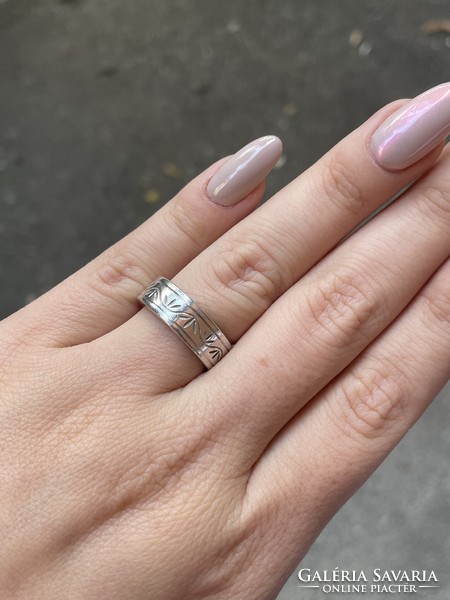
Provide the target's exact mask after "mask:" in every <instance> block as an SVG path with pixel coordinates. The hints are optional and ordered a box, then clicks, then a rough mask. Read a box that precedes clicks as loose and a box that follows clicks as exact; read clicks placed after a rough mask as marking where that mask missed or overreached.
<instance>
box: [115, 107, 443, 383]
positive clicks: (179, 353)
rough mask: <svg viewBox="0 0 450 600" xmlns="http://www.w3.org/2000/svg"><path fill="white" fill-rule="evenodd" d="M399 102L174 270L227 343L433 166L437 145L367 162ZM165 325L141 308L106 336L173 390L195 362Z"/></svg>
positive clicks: (197, 366) (196, 366)
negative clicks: (416, 155)
mask: <svg viewBox="0 0 450 600" xmlns="http://www.w3.org/2000/svg"><path fill="white" fill-rule="evenodd" d="M400 105H401V106H403V103H395V104H394V105H391V106H389V107H386V108H385V109H383V110H382V111H380V113H378V114H377V115H375V116H374V117H373V118H372V119H370V120H369V121H368V122H367V123H365V124H364V125H363V126H362V127H360V128H359V129H358V130H356V131H355V132H353V133H352V134H350V135H349V136H348V137H347V138H346V139H345V140H343V141H342V142H341V143H340V144H338V145H337V146H336V148H334V149H333V150H331V151H330V152H329V153H328V154H327V155H326V156H325V157H324V158H323V159H321V160H320V161H319V162H318V163H317V164H316V165H314V166H313V167H312V168H311V169H309V170H308V171H307V172H306V173H304V174H303V175H301V176H300V177H299V178H298V179H297V180H295V181H294V182H292V183H291V184H290V185H288V186H287V187H286V188H284V189H283V190H282V191H280V192H279V193H278V194H277V195H276V196H275V197H274V198H273V199H272V200H271V201H269V202H268V203H266V204H265V205H264V206H263V207H261V208H260V209H259V210H258V211H256V212H255V213H254V214H253V215H251V216H250V217H248V218H246V219H245V220H244V221H242V222H241V223H239V224H238V225H237V226H235V227H234V228H233V229H231V230H230V231H229V232H228V233H227V234H226V235H224V236H223V237H222V238H221V239H220V240H218V241H217V242H216V243H215V244H213V245H212V246H210V247H209V248H208V249H207V250H205V251H204V252H203V253H201V254H200V255H199V256H198V257H197V258H196V259H195V260H194V261H192V262H191V263H190V264H189V265H188V266H187V267H186V268H185V269H183V270H182V271H181V272H180V273H179V274H178V275H177V276H176V277H175V278H174V282H175V283H176V284H177V285H178V286H179V287H180V288H181V289H182V290H183V291H185V292H186V293H187V294H188V295H189V296H191V297H192V298H193V299H194V300H195V301H196V302H197V304H198V305H199V306H201V307H202V308H203V310H204V311H205V312H206V313H207V314H209V315H210V316H211V318H212V319H213V320H214V321H216V322H217V324H218V325H219V327H220V328H221V329H222V330H223V332H224V333H225V335H226V336H227V337H228V338H229V339H230V340H231V342H232V343H234V342H236V340H238V339H239V338H240V337H241V336H242V335H243V333H244V332H245V331H246V330H247V329H248V328H249V327H250V326H251V325H252V324H253V323H254V322H255V321H256V320H257V319H258V318H259V317H260V316H261V315H262V314H263V313H264V311H265V310H266V309H267V308H268V307H269V306H270V304H271V303H272V302H274V301H275V300H276V299H277V298H278V297H279V296H280V295H281V294H283V293H284V292H285V291H286V289H288V288H289V287H290V286H291V285H293V284H294V283H295V282H296V281H297V280H298V279H299V278H300V277H301V276H302V275H303V274H304V273H305V272H307V271H308V270H309V269H310V268H311V267H312V266H313V265H314V264H315V263H317V262H318V261H319V260H320V259H321V258H322V257H323V256H324V255H325V254H327V253H328V252H329V251H330V250H331V249H332V248H333V247H334V246H335V245H336V244H337V243H338V242H339V241H340V240H341V239H342V238H343V237H344V236H345V235H347V234H348V233H349V232H350V231H351V230H352V229H353V228H354V227H355V226H356V225H358V223H360V222H361V221H362V220H363V219H364V218H365V217H367V216H368V215H370V214H371V213H372V212H373V211H374V210H375V209H376V208H377V207H379V206H380V205H382V204H383V203H384V202H386V201H387V200H388V199H389V198H390V197H392V196H393V195H394V194H395V193H396V192H398V191H399V190H400V189H402V188H403V187H404V186H405V185H406V184H407V183H408V182H410V181H411V180H413V179H414V178H416V177H418V176H419V175H421V174H422V173H423V172H425V171H426V170H427V169H429V168H430V167H431V164H432V163H433V161H434V160H435V159H436V157H437V155H438V154H439V152H440V151H441V149H442V144H440V145H439V147H438V148H437V149H436V150H434V151H433V152H432V153H431V154H428V155H427V156H426V157H425V158H423V159H422V160H421V161H419V162H417V163H414V164H413V165H412V166H411V167H410V168H406V169H404V170H401V171H399V172H392V171H391V170H386V169H385V168H381V167H380V166H379V164H377V163H376V162H375V161H374V159H373V156H372V154H373V152H372V154H371V152H370V151H369V141H370V138H371V135H372V133H373V132H374V130H377V129H378V127H379V126H380V125H381V123H383V122H384V121H386V119H387V118H388V117H389V115H392V114H393V113H394V112H395V110H396V109H399V106H400ZM402 110H403V109H402ZM402 164H404V161H403V163H402ZM390 166H391V165H390ZM149 317H151V318H149ZM168 333H170V332H168V331H167V330H166V329H165V328H164V327H161V324H160V323H158V322H157V319H156V318H154V317H153V315H149V314H148V312H147V311H141V313H139V314H137V315H136V316H135V317H134V318H133V319H131V320H130V321H129V322H127V323H126V324H125V325H124V326H123V327H122V328H119V329H118V330H116V331H115V332H112V334H111V336H109V338H108V340H107V342H106V343H107V344H108V345H109V346H110V347H116V348H118V349H119V348H120V349H121V350H120V351H123V352H124V353H125V354H126V355H127V356H128V357H134V358H133V360H134V362H135V363H136V364H138V363H139V356H141V357H142V356H144V355H145V357H146V360H147V361H150V362H151V363H152V364H153V365H155V371H158V372H159V373H160V375H161V379H162V380H163V381H164V382H167V381H170V382H172V385H173V386H174V388H175V387H179V386H181V385H184V384H186V383H187V382H188V381H190V380H191V379H192V378H193V377H195V376H196V375H197V374H198V373H200V372H201V370H202V365H201V364H200V362H199V361H198V360H197V359H195V357H193V356H192V355H191V353H190V352H189V350H188V349H186V348H184V347H182V346H183V345H182V344H181V343H180V341H179V340H173V337H174V336H170V335H168ZM162 347H164V351H163V352H161V348H162ZM118 351H119V350H118ZM147 364H148V363H146V364H145V365H144V364H143V366H142V369H143V370H144V369H145V370H147ZM142 375H143V373H142V371H140V372H139V374H138V376H140V377H142ZM144 376H145V375H144ZM151 376H152V377H153V373H152V374H151Z"/></svg>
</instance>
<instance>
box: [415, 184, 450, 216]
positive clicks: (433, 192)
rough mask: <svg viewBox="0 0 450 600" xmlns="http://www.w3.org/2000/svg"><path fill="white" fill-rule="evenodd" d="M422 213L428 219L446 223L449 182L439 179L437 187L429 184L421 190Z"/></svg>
mask: <svg viewBox="0 0 450 600" xmlns="http://www.w3.org/2000/svg"><path fill="white" fill-rule="evenodd" d="M421 208H422V211H421V212H422V213H423V214H425V216H427V217H428V218H431V219H433V221H434V220H435V219H436V217H437V218H439V219H441V220H443V221H445V222H446V223H448V221H449V219H450V180H449V181H444V180H443V179H442V178H440V179H439V185H432V184H429V185H427V186H426V187H425V188H424V189H423V201H422V202H421Z"/></svg>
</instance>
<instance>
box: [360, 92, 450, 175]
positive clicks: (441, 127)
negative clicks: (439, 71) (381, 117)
mask: <svg viewBox="0 0 450 600" xmlns="http://www.w3.org/2000/svg"><path fill="white" fill-rule="evenodd" d="M449 134H450V83H443V84H441V85H438V86H436V87H434V88H431V89H430V90H428V91H426V92H424V93H423V94H420V96H417V97H416V98H414V99H413V100H410V101H409V102H408V103H407V104H405V105H404V106H402V107H401V108H400V109H399V110H397V111H396V112H394V113H393V114H392V115H391V116H390V117H388V118H387V119H386V121H385V122H384V123H382V125H381V126H380V127H379V128H378V129H377V130H376V131H375V133H374V134H373V136H372V139H371V140H370V151H371V153H372V156H373V157H374V159H375V160H376V162H377V163H378V164H379V165H380V166H382V167H384V168H385V169H389V170H393V171H398V170H400V169H405V168H406V167H409V166H411V165H413V164H414V163H415V162H417V161H418V160H419V159H421V158H423V157H424V156H425V155H426V154H428V152H430V151H431V150H432V149H433V148H435V147H436V146H437V145H438V144H440V143H442V142H444V141H445V139H446V137H447V136H448V135H449Z"/></svg>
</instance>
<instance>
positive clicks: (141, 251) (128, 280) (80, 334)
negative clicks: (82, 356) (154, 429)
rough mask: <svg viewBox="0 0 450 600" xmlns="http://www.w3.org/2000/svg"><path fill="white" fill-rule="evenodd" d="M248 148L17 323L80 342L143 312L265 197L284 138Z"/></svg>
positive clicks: (60, 340) (62, 341)
mask: <svg viewBox="0 0 450 600" xmlns="http://www.w3.org/2000/svg"><path fill="white" fill-rule="evenodd" d="M244 150H245V152H246V154H245V161H246V162H247V163H248V162H250V163H251V165H250V169H247V171H250V172H249V173H248V176H247V177H244V176H243V175H242V174H241V173H237V171H238V170H239V166H242V164H241V163H242V160H243V158H242V152H243V151H244ZM243 151H241V152H239V153H238V154H237V155H235V156H234V157H232V158H231V159H230V160H228V161H227V160H225V159H224V160H222V161H220V162H219V163H216V164H215V165H213V166H212V167H210V168H209V169H207V170H206V171H205V172H204V173H202V174H201V175H199V176H198V177H197V178H196V179H194V180H193V181H191V182H190V183H189V184H188V185H187V186H186V187H185V188H184V189H183V190H181V191H180V193H179V194H177V196H175V198H174V199H173V200H172V201H171V202H169V203H168V204H167V205H165V206H164V207H163V208H162V209H161V210H159V211H158V212H157V213H156V214H155V215H154V216H153V217H152V218H150V219H149V220H148V221H147V222H145V223H144V224H143V225H141V226H140V227H138V228H137V229H136V230H135V231H133V232H132V233H130V234H129V235H128V236H126V237H125V238H124V239H122V240H120V241H119V242H118V243H116V244H115V245H114V246H112V247H111V248H109V249H108V250H106V251H105V252H104V253H103V254H101V255H100V256H99V257H98V258H96V259H95V260H93V261H92V262H91V263H89V264H88V265H87V266H86V267H84V268H83V269H81V270H80V271H78V272H77V273H75V274H74V275H73V276H72V277H69V278H68V279H67V280H65V281H64V282H62V283H61V284H60V285H59V286H57V287H56V288H54V289H53V290H51V291H50V292H49V293H48V294H46V295H45V296H43V297H41V298H40V299H38V300H37V301H36V302H34V303H33V305H32V306H28V307H26V308H25V309H24V310H22V311H21V312H20V316H19V313H17V318H16V317H13V319H14V321H15V324H16V325H17V324H18V323H19V324H21V325H22V326H23V327H24V329H25V330H26V331H27V332H28V331H29V327H30V325H31V324H32V325H33V328H34V329H35V332H36V333H37V334H38V335H39V336H40V339H42V336H43V337H45V338H46V339H48V340H50V341H51V343H53V344H57V345H75V344H80V343H83V342H85V341H90V340H92V339H95V338H97V337H99V336H100V335H102V334H104V333H106V332H108V331H110V330H111V329H114V328H115V327H117V326H118V325H120V324H121V323H123V322H124V321H125V320H127V319H129V318H130V317H131V316H132V315H133V314H134V313H136V312H137V311H138V310H139V309H140V306H139V304H138V302H137V300H136V298H137V296H138V294H139V293H140V292H141V291H142V290H143V288H144V287H146V286H147V285H148V284H149V283H150V282H151V281H152V280H153V279H155V278H156V277H157V276H159V275H161V274H164V275H165V276H166V277H172V276H174V275H175V274H176V273H177V272H178V271H180V269H182V268H183V267H184V266H185V265H186V264H187V263H188V262H189V261H190V260H192V258H194V257H195V256H196V255H197V254H198V253H199V252H201V251H202V250H203V249H204V248H206V247H207V246H208V245H209V244H211V243H212V242H213V241H214V240H216V239H217V238H218V237H220V236H221V235H222V234H223V233H224V232H225V231H227V230H228V229H229V228H230V227H231V226H233V225H234V224H235V223H237V222H238V221H239V220H240V219H242V218H243V217H245V216H246V215H247V214H248V213H250V212H251V211H252V210H253V209H254V208H255V206H256V205H257V204H258V202H259V201H260V200H261V198H262V195H263V192H264V177H265V176H266V175H267V173H268V172H269V171H270V170H271V168H272V167H273V165H274V164H275V163H276V161H277V160H278V158H279V156H280V153H281V142H280V140H279V139H278V138H276V137H274V136H266V137H265V138H260V139H259V140H256V141H255V142H252V143H251V144H249V145H248V146H246V147H245V148H244V149H243ZM239 161H240V162H239ZM233 168H234V171H235V172H233ZM224 171H225V174H226V176H227V182H228V186H222V187H221V189H220V190H219V192H220V193H219V194H216V195H215V189H212V188H211V184H210V185H209V186H208V183H209V182H210V181H211V182H212V183H213V184H214V182H215V181H216V182H217V178H218V177H220V174H221V173H223V172H224ZM236 175H237V176H236ZM213 176H214V177H213ZM222 178H223V176H222ZM216 187H217V186H216ZM212 200H213V201H212ZM239 200H242V202H239Z"/></svg>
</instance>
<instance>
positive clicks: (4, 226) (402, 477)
mask: <svg viewBox="0 0 450 600" xmlns="http://www.w3.org/2000/svg"><path fill="white" fill-rule="evenodd" d="M443 19H447V20H448V19H450V5H449V3H448V0H423V1H422V0H391V1H389V2H380V1H379V0H320V1H319V0H298V1H296V0H285V1H283V0H258V1H257V0H247V1H245V2H244V1H243V0H227V1H226V2H219V1H218V0H209V1H207V0H203V1H202V0H133V1H132V2H124V1H123V0H107V1H106V0H0V276H1V281H2V286H1V290H0V316H5V315H7V314H9V313H10V312H12V311H14V310H16V309H17V308H19V307H20V306H22V305H23V304H24V303H25V302H28V301H30V300H31V299H33V298H34V297H36V296H37V295H39V294H41V293H42V292H44V291H45V290H47V289H48V288H50V287H52V286H53V285H54V284H55V283H57V282H58V281H60V280H61V279H63V278H64V277H66V276H67V275H69V274H70V273H71V272H73V271H74V270H75V269H77V268H78V267H80V266H81V265H83V264H84V263H86V262H87V261H88V260H89V259H91V258H92V257H94V256H95V255H96V254H97V253H98V252H99V251H101V250H102V249H103V248H105V247H106V246H108V245H109V244H111V243H112V242H114V241H115V240H117V239H118V238H120V237H121V236H122V235H124V234H125V233H127V232H128V231H129V230H130V229H131V228H133V227H134V226H136V225H137V224H139V223H140V222H142V221H143V220H144V219H145V218H146V217H148V216H149V215H150V214H151V213H152V212H153V211H154V210H155V209H157V208H158V207H159V206H160V205H161V204H162V203H164V202H165V201H166V200H168V199H169V198H170V197H171V196H172V195H173V194H174V192H176V191H177V190H178V189H179V188H180V186H182V185H183V183H185V182H186V181H188V180H189V179H190V178H191V177H192V176H193V175H194V174H196V173H198V172H199V171H200V170H202V169H203V168H205V167H206V166H207V165H208V164H210V163H211V162H212V161H213V160H215V159H216V158H219V157H221V156H223V155H225V154H229V153H231V152H233V151H235V150H237V149H238V148H239V147H240V146H242V145H244V144H245V143H247V142H248V141H249V140H251V139H253V138H255V137H258V136H260V135H264V134H266V133H275V134H277V135H279V136H280V137H281V138H282V139H283V141H284V145H285V157H284V164H283V165H282V166H281V168H279V169H278V170H277V171H276V172H275V173H274V174H273V175H272V176H271V177H270V181H269V190H268V192H269V194H270V193H271V192H273V191H274V190H276V189H279V188H280V187H282V186H283V185H284V184H285V183H286V182H288V181H289V180H290V179H292V178H293V177H294V176H295V175H296V174H297V173H298V172H299V171H301V170H303V169H305V168H306V167H307V166H308V165H310V164H311V163H313V162H314V161H315V160H316V159H317V158H319V157H320V156H321V154H323V152H325V151H326V150H327V149H328V148H329V147H330V146H332V145H333V144H334V143H335V142H337V141H338V140H339V139H340V138H341V137H342V136H343V135H345V134H346V133H347V132H349V131H350V130H351V129H352V128H354V127H355V126H357V125H358V124H359V123H361V122H362V121H363V120H364V119H365V118H366V117H367V116H369V115H370V114H371V113H372V112H374V111H375V110H376V109H377V108H379V107H380V106H382V105H383V104H385V103H386V102H388V101H390V100H392V99H395V98H398V97H409V96H412V95H415V94H417V93H418V92H420V91H422V90H423V89H426V88H427V87H429V86H431V85H434V84H436V83H439V82H442V81H445V80H448V79H449V78H450V77H449V76H450V31H449V30H448V23H447V25H445V23H443V22H442V20H443ZM430 21H431V22H430ZM433 21H434V23H433ZM449 400H450V391H447V393H445V392H444V393H442V394H441V396H440V397H439V398H438V399H437V400H436V401H435V403H434V404H433V405H432V407H431V408H430V409H429V410H428V411H427V413H426V415H425V416H424V418H423V419H422V420H421V422H420V424H418V426H416V427H415V428H414V429H413V430H412V431H411V432H410V433H408V435H407V436H406V438H405V439H404V440H403V442H402V443H401V444H400V445H399V447H398V448H397V449H396V450H395V451H394V452H393V453H392V454H391V456H390V457H389V458H388V460H387V461H386V462H385V463H384V464H383V465H382V466H381V467H380V468H379V469H378V471H377V472H376V473H375V475H374V476H373V477H372V478H371V479H370V481H369V482H368V483H367V484H366V485H365V486H364V487H363V488H362V489H361V490H360V491H359V492H358V493H357V494H356V496H355V497H354V498H353V499H352V500H351V501H350V502H349V503H347V505H346V506H345V507H344V508H343V509H342V510H341V511H340V513H339V514H338V515H337V516H336V517H335V518H334V519H333V521H332V522H331V523H330V524H329V525H328V527H327V528H326V529H325V531H324V532H323V534H322V535H321V536H320V537H319V539H318V540H317V542H316V544H315V545H314V546H313V548H312V549H311V551H310V553H309V554H308V556H307V557H306V558H305V560H304V566H307V567H310V568H311V569H328V570H331V569H333V568H334V567H340V568H341V569H361V568H365V569H367V570H369V571H371V570H372V569H373V568H375V567H381V568H388V569H392V568H404V569H434V570H435V571H436V573H437V575H438V576H439V578H440V582H439V585H440V588H439V589H438V590H428V591H422V592H421V594H417V596H415V597H418V598H436V599H440V600H443V599H448V598H450V538H449V533H450V504H449V497H450V476H449V473H448V471H449V469H448V463H449V458H450V438H449V436H448V434H447V433H446V427H447V425H448V424H449V423H450V419H449V417H450V406H449ZM297 585H298V581H296V579H295V577H294V576H293V577H292V578H291V580H290V581H289V582H288V584H287V585H286V587H285V588H284V590H283V591H282V592H281V594H280V595H279V600H288V599H289V600H297V599H300V598H301V599H307V600H309V599H310V598H311V599H314V598H315V599H317V598H324V597H325V595H324V594H322V592H321V591H317V590H309V591H305V590H300V589H299V588H298V587H297ZM334 597H336V596H334ZM351 597H355V595H352V596H351Z"/></svg>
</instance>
